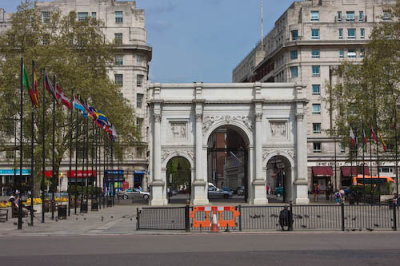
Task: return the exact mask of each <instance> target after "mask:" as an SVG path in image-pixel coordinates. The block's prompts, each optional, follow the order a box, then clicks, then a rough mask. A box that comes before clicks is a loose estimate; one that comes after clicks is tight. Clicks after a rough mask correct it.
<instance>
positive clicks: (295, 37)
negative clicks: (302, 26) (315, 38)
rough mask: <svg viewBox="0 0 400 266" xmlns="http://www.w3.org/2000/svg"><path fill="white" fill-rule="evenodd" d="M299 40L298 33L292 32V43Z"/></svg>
mask: <svg viewBox="0 0 400 266" xmlns="http://www.w3.org/2000/svg"><path fill="white" fill-rule="evenodd" d="M298 38H299V31H298V30H292V41H296V40H297V39H298Z"/></svg>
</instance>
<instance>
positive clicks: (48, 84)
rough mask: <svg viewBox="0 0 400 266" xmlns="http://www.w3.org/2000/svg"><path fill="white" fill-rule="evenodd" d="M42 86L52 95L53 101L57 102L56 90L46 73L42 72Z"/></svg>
mask: <svg viewBox="0 0 400 266" xmlns="http://www.w3.org/2000/svg"><path fill="white" fill-rule="evenodd" d="M44 86H45V87H46V90H47V91H48V92H49V93H51V95H53V97H54V99H56V100H57V95H56V90H55V89H54V86H53V84H52V83H51V81H50V78H49V76H48V75H47V72H44Z"/></svg>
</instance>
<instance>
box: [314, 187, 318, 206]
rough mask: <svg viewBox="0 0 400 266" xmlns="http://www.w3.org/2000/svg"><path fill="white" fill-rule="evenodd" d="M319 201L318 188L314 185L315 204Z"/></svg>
mask: <svg viewBox="0 0 400 266" xmlns="http://www.w3.org/2000/svg"><path fill="white" fill-rule="evenodd" d="M317 201H318V186H317V184H314V202H317Z"/></svg>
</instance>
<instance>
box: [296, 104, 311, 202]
mask: <svg viewBox="0 0 400 266" xmlns="http://www.w3.org/2000/svg"><path fill="white" fill-rule="evenodd" d="M296 129H297V130H296V133H297V136H296V164H297V166H296V173H297V176H296V180H295V185H296V204H308V203H309V202H310V200H309V198H308V189H307V146H306V145H307V136H306V129H305V127H304V112H303V103H297V112H296Z"/></svg>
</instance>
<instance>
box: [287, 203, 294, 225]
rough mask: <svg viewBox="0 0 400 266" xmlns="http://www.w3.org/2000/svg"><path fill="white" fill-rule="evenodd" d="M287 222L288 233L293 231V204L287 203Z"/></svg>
mask: <svg viewBox="0 0 400 266" xmlns="http://www.w3.org/2000/svg"><path fill="white" fill-rule="evenodd" d="M289 204H290V205H289V221H288V231H293V203H292V201H290V203H289Z"/></svg>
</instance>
